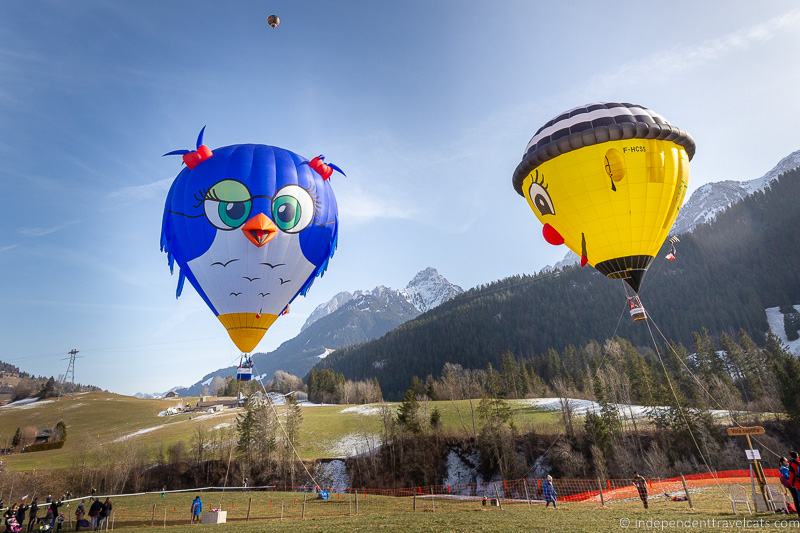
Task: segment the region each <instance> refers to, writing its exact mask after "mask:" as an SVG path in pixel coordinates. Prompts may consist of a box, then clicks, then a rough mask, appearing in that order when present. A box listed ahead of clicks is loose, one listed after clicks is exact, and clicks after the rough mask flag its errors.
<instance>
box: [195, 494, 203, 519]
mask: <svg viewBox="0 0 800 533" xmlns="http://www.w3.org/2000/svg"><path fill="white" fill-rule="evenodd" d="M202 512H203V500H202V499H200V495H199V494H198V495H197V496H195V497H194V501H193V502H192V524H194V523H195V522H198V523H199V522H200V513H202Z"/></svg>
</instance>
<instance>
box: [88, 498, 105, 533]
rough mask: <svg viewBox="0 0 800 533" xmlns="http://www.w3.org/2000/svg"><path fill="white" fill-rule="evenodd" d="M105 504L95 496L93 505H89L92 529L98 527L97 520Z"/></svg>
mask: <svg viewBox="0 0 800 533" xmlns="http://www.w3.org/2000/svg"><path fill="white" fill-rule="evenodd" d="M102 507H103V504H102V503H100V500H99V499H98V498H95V499H94V501H93V502H92V505H90V506H89V521H90V523H91V524H92V529H94V530H96V529H97V520H98V519H99V518H100V509H101V508H102Z"/></svg>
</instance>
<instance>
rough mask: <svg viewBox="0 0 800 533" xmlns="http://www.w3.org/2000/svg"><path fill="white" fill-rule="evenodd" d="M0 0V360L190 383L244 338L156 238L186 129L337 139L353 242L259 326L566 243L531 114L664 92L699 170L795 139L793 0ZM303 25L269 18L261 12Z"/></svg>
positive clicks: (538, 117) (695, 177)
mask: <svg viewBox="0 0 800 533" xmlns="http://www.w3.org/2000/svg"><path fill="white" fill-rule="evenodd" d="M610 5H611V4H608V3H599V2H557V1H553V2H544V1H542V2H530V1H520V2H511V1H502V2H483V3H479V2H466V1H459V2H455V1H452V2H449V1H435V2H430V1H419V2H371V1H367V0H362V1H353V2H347V1H341V2H309V1H297V0H292V1H274V2H243V1H241V2H218V1H198V0H195V1H192V2H188V1H185V2H177V1H176V2H163V1H155V0H142V1H138V2H112V1H110V0H109V1H105V2H100V1H88V0H87V1H82V2H56V1H53V2H30V1H18V0H11V1H7V2H4V3H3V7H2V13H3V16H2V17H0V161H1V164H0V183H2V186H3V196H4V198H5V202H4V208H3V212H4V215H5V216H3V217H0V308H2V320H0V338H2V340H3V342H2V348H0V359H1V360H6V361H12V362H14V363H16V364H18V365H19V366H21V367H22V368H24V369H26V370H28V371H31V372H34V373H37V374H44V375H51V374H52V375H57V374H59V373H60V372H62V371H63V367H64V366H65V362H64V361H62V360H61V357H63V355H62V354H64V352H66V351H67V350H68V349H69V348H70V347H72V346H73V345H75V346H78V347H79V348H80V349H82V355H84V356H85V357H84V358H83V359H81V360H80V361H79V364H78V369H77V372H76V376H77V378H78V379H79V380H80V381H82V382H89V383H93V384H96V385H99V386H102V387H105V388H109V389H112V390H114V391H119V392H124V393H132V392H135V391H139V390H142V391H158V390H164V389H166V388H168V387H170V386H173V385H178V384H189V383H192V382H194V381H195V380H197V379H198V378H199V377H201V376H202V375H203V374H204V373H206V372H208V371H210V370H213V369H215V368H218V367H220V366H225V365H228V364H232V362H233V361H234V359H235V358H236V357H237V353H236V351H235V348H234V347H233V345H232V344H231V343H230V341H229V340H228V338H227V335H226V334H225V331H224V329H223V328H222V327H221V325H219V323H218V322H217V320H216V319H215V318H214V317H213V315H212V314H211V313H210V312H209V311H208V310H207V308H206V307H205V305H204V304H203V303H202V301H201V300H200V298H199V297H197V295H196V293H195V292H194V291H193V290H192V289H191V288H189V287H188V286H187V290H185V291H184V295H183V296H182V297H181V299H180V300H177V301H176V300H175V298H174V292H175V284H176V282H177V278H176V277H175V276H172V277H171V276H170V275H169V271H168V269H167V266H166V258H165V256H163V254H161V253H160V252H159V249H158V239H159V230H160V222H161V212H162V209H163V203H164V196H165V194H166V190H167V188H168V186H169V183H170V181H171V180H172V179H173V178H174V177H175V175H176V174H177V172H178V171H179V168H180V167H179V160H178V159H177V158H162V157H160V155H161V154H162V153H164V152H166V151H169V150H173V149H177V148H187V147H190V146H192V144H193V142H194V139H195V137H196V135H197V132H198V130H199V129H200V128H201V127H202V126H203V125H206V126H207V131H206V142H207V144H209V145H210V146H211V147H212V148H213V147H214V146H221V145H227V144H234V143H240V142H257V143H264V144H273V145H278V146H282V147H285V148H288V149H291V150H293V151H296V152H298V153H300V154H303V155H305V156H307V157H311V156H313V155H316V154H318V153H325V154H326V155H327V156H328V158H329V160H331V161H333V162H336V163H338V164H339V165H340V166H342V167H343V168H344V169H345V171H346V172H347V175H348V177H347V178H341V177H336V178H334V180H335V181H334V184H333V185H334V188H335V191H336V194H337V198H338V200H339V211H340V215H341V223H340V241H339V250H338V252H337V254H336V256H335V257H334V259H333V261H332V263H331V267H330V269H329V271H328V273H327V274H326V275H325V277H323V278H322V279H320V280H318V281H317V283H316V284H315V285H314V287H313V289H312V291H311V292H310V294H309V297H308V298H306V299H304V300H303V299H298V300H297V301H296V302H295V305H293V306H292V312H291V314H289V315H288V316H287V317H283V318H282V319H281V320H279V322H278V323H277V324H276V325H275V326H274V327H273V328H272V329H271V330H270V331H269V332H268V334H267V337H266V338H265V340H264V341H262V343H261V345H260V347H259V349H260V350H269V349H271V348H274V347H276V346H277V345H279V344H280V343H281V342H283V341H285V340H287V339H288V338H291V337H292V336H293V335H295V334H296V332H297V331H298V330H299V328H300V326H301V325H302V323H303V322H304V320H305V318H306V317H307V315H308V313H310V311H311V310H312V309H313V308H314V307H315V306H316V305H318V304H319V303H322V302H324V301H326V300H327V299H328V298H330V297H331V296H332V295H333V294H335V293H337V292H339V291H342V290H354V289H358V288H369V287H372V286H375V285H378V284H383V285H388V286H391V287H401V286H404V285H405V284H406V283H407V281H408V280H409V279H410V278H411V277H412V276H413V275H414V274H415V273H416V272H417V271H419V270H420V269H422V268H424V267H426V266H434V267H436V268H438V269H439V271H440V272H442V273H443V274H444V275H445V276H447V277H448V278H449V279H450V280H451V281H453V282H455V283H458V284H460V285H462V286H464V287H471V286H474V285H476V284H479V283H483V282H488V281H491V280H494V279H498V278H501V277H504V276H508V275H511V274H517V273H522V272H533V271H536V270H538V269H540V268H541V267H543V266H545V265H547V264H549V263H552V262H554V261H556V260H558V259H560V258H561V257H562V256H563V254H564V252H565V250H563V247H562V248H555V247H551V246H549V245H547V244H545V243H544V241H543V240H542V239H541V233H540V226H539V224H538V222H537V221H536V219H535V217H533V215H532V214H531V213H530V212H529V209H528V207H527V205H526V204H525V202H524V200H523V199H522V198H520V197H519V196H517V194H516V193H515V192H514V190H513V188H512V186H511V174H512V172H513V170H514V168H515V166H516V164H517V163H518V161H519V159H520V157H521V155H522V151H523V149H524V147H525V145H526V143H527V141H528V140H529V138H530V137H531V135H532V134H533V132H534V131H535V130H536V129H537V128H538V127H539V126H540V125H541V124H542V123H544V122H545V121H547V120H548V119H550V118H552V117H553V116H555V115H557V114H558V113H560V112H561V111H563V110H565V109H568V108H570V107H574V106H575V105H578V104H583V103H587V102H592V101H603V100H609V101H630V102H637V103H641V104H644V105H647V106H649V107H651V108H653V109H655V110H656V111H658V112H659V113H661V114H663V115H664V116H665V117H667V118H668V119H669V120H671V121H672V122H673V123H675V124H677V125H678V126H679V127H681V128H683V129H686V130H688V131H689V132H690V133H691V134H692V135H693V136H694V138H695V140H696V142H697V146H698V149H697V155H696V156H695V158H694V160H693V161H692V176H691V188H692V189H694V188H696V187H698V186H699V185H701V184H703V183H705V182H708V181H716V180H719V179H748V178H754V177H758V176H760V175H761V174H763V173H764V172H765V171H766V170H768V169H769V168H771V167H772V166H773V165H774V164H775V163H776V162H777V161H778V160H779V159H780V158H781V157H783V156H785V155H786V154H788V153H789V152H791V151H793V150H795V149H798V148H800V138H798V136H797V134H796V131H797V127H796V124H795V123H794V121H795V120H797V119H798V117H800V113H798V112H799V111H800V99H798V96H797V87H798V86H800V69H798V68H796V65H797V58H798V56H799V55H800V10H799V9H797V8H796V7H795V6H796V3H794V2H788V1H787V2H780V1H774V2H768V3H758V4H756V3H753V2H749V1H745V2H729V1H725V2H722V1H718V2H711V1H709V2H670V3H661V4H652V5H648V4H647V3H642V2H621V3H615V4H613V5H614V7H613V8H611V7H609V6H610ZM270 13H276V14H278V15H280V17H281V19H282V21H283V24H282V25H281V27H280V29H278V30H274V31H273V30H269V29H268V28H267V27H266V24H265V18H266V16H267V15H268V14H270Z"/></svg>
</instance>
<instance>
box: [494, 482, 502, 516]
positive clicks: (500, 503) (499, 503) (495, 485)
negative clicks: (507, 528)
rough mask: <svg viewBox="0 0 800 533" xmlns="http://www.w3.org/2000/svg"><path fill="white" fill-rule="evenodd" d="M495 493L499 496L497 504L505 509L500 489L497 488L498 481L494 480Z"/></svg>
mask: <svg viewBox="0 0 800 533" xmlns="http://www.w3.org/2000/svg"><path fill="white" fill-rule="evenodd" d="M494 495H495V496H496V497H497V506H498V507H499V508H500V510H501V511H502V510H503V502H501V501H500V491H499V490H498V489H497V481H495V482H494Z"/></svg>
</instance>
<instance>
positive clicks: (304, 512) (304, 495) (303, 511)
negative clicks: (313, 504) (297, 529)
mask: <svg viewBox="0 0 800 533" xmlns="http://www.w3.org/2000/svg"><path fill="white" fill-rule="evenodd" d="M305 519H306V493H305V492H304V493H303V509H302V510H301V511H300V520H305Z"/></svg>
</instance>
